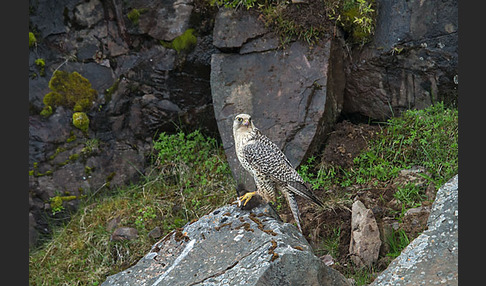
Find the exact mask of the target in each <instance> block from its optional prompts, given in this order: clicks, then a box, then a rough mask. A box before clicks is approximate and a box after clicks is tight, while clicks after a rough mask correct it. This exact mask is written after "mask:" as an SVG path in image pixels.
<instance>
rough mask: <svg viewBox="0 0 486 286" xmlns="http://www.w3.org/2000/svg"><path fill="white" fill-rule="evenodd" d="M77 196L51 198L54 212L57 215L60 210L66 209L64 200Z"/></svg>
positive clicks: (73, 198)
mask: <svg viewBox="0 0 486 286" xmlns="http://www.w3.org/2000/svg"><path fill="white" fill-rule="evenodd" d="M76 198H77V197H76V196H55V197H52V198H50V199H49V203H50V205H51V211H52V214H53V215H55V214H56V213H58V212H61V211H63V210H64V206H63V202H67V201H72V200H75V199H76Z"/></svg>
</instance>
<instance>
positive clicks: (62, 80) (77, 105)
mask: <svg viewBox="0 0 486 286" xmlns="http://www.w3.org/2000/svg"><path fill="white" fill-rule="evenodd" d="M49 88H50V89H51V90H52V91H51V92H49V93H48V94H46V95H45V96H44V99H43V102H44V105H45V107H44V110H43V111H44V114H42V113H41V114H42V115H44V116H49V115H50V114H52V111H53V110H54V109H55V108H56V107H58V106H65V107H68V108H72V109H73V110H74V111H75V112H83V111H87V110H88V109H90V108H91V107H92V106H93V102H94V100H95V99H96V95H97V92H96V90H94V89H93V88H92V87H91V83H90V82H89V80H88V79H86V78H84V77H83V76H82V75H80V74H79V73H77V72H72V73H68V72H65V71H59V70H58V71H55V72H54V74H53V75H52V78H51V80H50V81H49Z"/></svg>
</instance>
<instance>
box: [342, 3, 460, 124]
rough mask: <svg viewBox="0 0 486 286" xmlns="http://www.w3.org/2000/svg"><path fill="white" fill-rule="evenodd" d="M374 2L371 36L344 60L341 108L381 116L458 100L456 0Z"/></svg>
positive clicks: (387, 116)
mask: <svg viewBox="0 0 486 286" xmlns="http://www.w3.org/2000/svg"><path fill="white" fill-rule="evenodd" d="M376 2H377V11H378V13H377V15H378V16H377V22H376V31H375V33H374V38H373V41H372V42H371V43H369V44H367V45H365V46H364V47H359V48H356V49H355V50H354V52H353V53H352V56H351V57H350V58H352V60H351V61H349V63H347V64H346V66H347V69H346V89H345V92H344V106H343V112H344V113H348V114H352V113H357V114H361V115H364V116H367V117H371V118H374V119H380V120H383V119H386V118H389V117H391V116H398V115H399V114H400V112H401V111H403V110H405V109H410V108H417V109H420V108H425V107H427V106H429V105H431V104H432V103H434V102H437V101H445V102H446V103H455V102H457V95H458V91H457V89H458V84H457V75H458V33H457V28H458V17H457V15H458V14H457V13H458V12H457V11H458V10H457V2H458V1H456V0H445V1H440V2H438V1H405V0H394V1H388V0H386V1H385V0H380V1H376Z"/></svg>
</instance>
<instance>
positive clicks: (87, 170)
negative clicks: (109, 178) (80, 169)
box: [84, 166, 94, 175]
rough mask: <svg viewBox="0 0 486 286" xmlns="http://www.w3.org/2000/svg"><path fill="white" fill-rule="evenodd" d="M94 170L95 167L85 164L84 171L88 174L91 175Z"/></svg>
mask: <svg viewBox="0 0 486 286" xmlns="http://www.w3.org/2000/svg"><path fill="white" fill-rule="evenodd" d="M93 170H94V167H89V166H84V173H86V175H89V174H91V173H92V172H93Z"/></svg>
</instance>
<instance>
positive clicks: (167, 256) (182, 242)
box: [102, 205, 349, 286]
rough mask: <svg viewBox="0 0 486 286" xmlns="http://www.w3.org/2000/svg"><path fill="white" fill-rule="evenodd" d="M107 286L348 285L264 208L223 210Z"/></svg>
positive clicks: (174, 236) (168, 239)
mask: <svg viewBox="0 0 486 286" xmlns="http://www.w3.org/2000/svg"><path fill="white" fill-rule="evenodd" d="M102 285H104V286H107V285H349V284H348V282H347V281H346V279H345V278H344V276H343V275H342V274H340V273H339V272H337V271H336V270H334V269H331V268H329V267H328V266H326V265H325V264H324V262H322V261H321V260H320V259H319V258H318V257H316V256H315V255H314V254H313V253H312V249H311V247H310V245H309V244H308V243H307V241H306V240H305V238H304V237H303V236H302V234H301V233H300V232H299V231H298V230H297V228H296V227H295V226H293V225H291V224H288V223H283V222H282V221H281V220H280V219H279V218H278V215H277V214H276V213H275V212H274V211H273V210H272V209H271V208H270V207H269V205H263V206H260V207H258V208H255V209H253V210H252V211H244V210H241V209H240V208H238V207H237V206H234V205H229V206H223V207H221V208H219V209H217V210H215V211H213V212H211V213H210V214H207V215H205V216H203V217H201V218H200V219H199V220H198V221H196V222H193V223H189V224H187V225H185V226H184V227H183V228H180V229H177V230H175V231H173V232H172V233H170V234H169V235H167V236H165V237H164V238H163V239H161V240H160V241H158V242H157V243H155V244H154V246H153V247H152V249H151V250H150V252H149V253H148V254H146V255H145V256H144V257H143V258H142V259H141V260H140V261H139V262H138V263H137V264H135V265H134V266H132V267H130V268H128V269H126V270H124V271H122V272H120V273H117V274H114V275H111V276H109V277H108V278H107V279H106V281H105V282H103V284H102Z"/></svg>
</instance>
